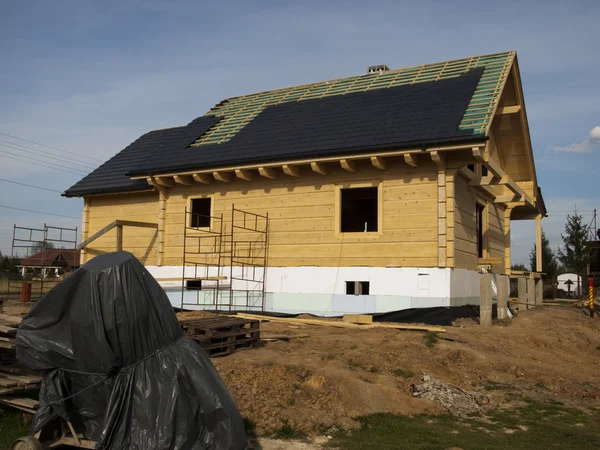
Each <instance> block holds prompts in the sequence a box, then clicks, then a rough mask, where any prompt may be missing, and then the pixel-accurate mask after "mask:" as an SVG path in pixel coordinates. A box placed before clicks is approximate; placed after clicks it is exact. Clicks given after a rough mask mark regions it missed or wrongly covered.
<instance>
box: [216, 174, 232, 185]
mask: <svg viewBox="0 0 600 450" xmlns="http://www.w3.org/2000/svg"><path fill="white" fill-rule="evenodd" d="M213 177H215V180H217V181H222V182H223V183H231V180H232V179H233V176H232V175H231V172H216V171H215V172H213Z"/></svg>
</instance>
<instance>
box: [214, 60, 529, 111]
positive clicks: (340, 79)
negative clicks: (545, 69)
mask: <svg viewBox="0 0 600 450" xmlns="http://www.w3.org/2000/svg"><path fill="white" fill-rule="evenodd" d="M516 53H517V51H516V50H507V51H504V52H495V53H486V54H484V55H473V56H466V57H464V58H455V59H448V60H446V61H436V62H431V63H425V64H416V65H413V66H407V67H398V68H396V69H389V70H386V71H385V72H384V73H396V72H398V73H399V72H402V71H408V70H414V69H417V68H425V67H427V66H437V65H441V64H447V63H453V62H457V61H463V60H465V61H466V60H468V59H473V58H487V57H491V56H500V55H509V54H513V55H516ZM381 73H382V72H377V73H362V74H357V75H350V76H347V77H341V78H331V79H327V80H320V81H313V82H311V83H301V84H295V85H291V86H285V87H280V88H276V89H267V90H265V91H256V92H251V93H249V94H242V95H235V96H233V97H225V98H224V99H223V100H221V101H220V102H219V103H217V104H215V105H214V106H213V107H212V108H211V109H210V110H209V111H208V112H207V113H206V114H204V115H205V116H207V115H209V114H210V113H211V111H213V110H214V109H215V108H216V107H218V106H222V105H223V104H224V103H227V102H229V101H231V100H235V99H240V98H247V97H252V96H253V95H260V94H266V93H275V92H278V91H286V90H288V89H292V88H300V87H303V86H313V85H316V84H323V83H328V82H332V83H333V82H337V81H344V80H349V79H351V78H356V77H367V76H373V75H379V74H381Z"/></svg>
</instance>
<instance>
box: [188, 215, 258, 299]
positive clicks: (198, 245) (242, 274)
mask: <svg viewBox="0 0 600 450" xmlns="http://www.w3.org/2000/svg"><path fill="white" fill-rule="evenodd" d="M194 216H199V217H201V218H203V219H210V222H209V223H210V226H208V227H194V226H192V224H194V223H196V224H197V223H204V222H203V221H202V220H198V218H196V220H194ZM268 232H269V216H268V214H267V215H260V214H255V213H252V212H249V211H243V210H240V209H236V208H235V205H232V207H231V221H226V219H225V217H224V215H223V214H220V215H218V216H206V215H201V214H194V213H192V212H190V211H188V210H187V208H186V209H185V221H184V230H183V273H182V285H181V309H182V310H183V309H185V307H186V306H202V308H203V309H207V310H215V311H223V310H228V311H233V310H238V309H243V310H246V311H264V307H265V281H266V272H267V250H268V234H269V233H268Z"/></svg>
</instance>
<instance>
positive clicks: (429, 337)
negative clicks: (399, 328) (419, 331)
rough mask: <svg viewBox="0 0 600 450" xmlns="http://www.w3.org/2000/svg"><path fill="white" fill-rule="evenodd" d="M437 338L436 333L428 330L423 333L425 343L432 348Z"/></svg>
mask: <svg viewBox="0 0 600 450" xmlns="http://www.w3.org/2000/svg"><path fill="white" fill-rule="evenodd" d="M439 339H440V338H439V337H438V335H437V334H435V333H433V332H431V331H429V332H428V333H427V334H425V345H426V346H427V347H429V348H433V347H434V346H435V344H436V343H437V341H439Z"/></svg>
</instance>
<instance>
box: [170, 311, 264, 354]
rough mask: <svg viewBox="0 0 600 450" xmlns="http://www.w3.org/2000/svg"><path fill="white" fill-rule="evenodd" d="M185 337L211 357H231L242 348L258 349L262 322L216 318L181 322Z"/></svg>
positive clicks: (192, 319)
mask: <svg viewBox="0 0 600 450" xmlns="http://www.w3.org/2000/svg"><path fill="white" fill-rule="evenodd" d="M179 322H180V324H181V326H182V327H183V331H184V333H185V335H186V336H187V337H189V338H191V339H194V340H195V341H196V342H198V343H199V344H200V345H201V346H202V348H203V349H204V350H206V352H207V353H208V354H209V355H210V356H211V357H215V356H225V355H230V354H231V353H233V352H235V351H236V350H238V349H241V348H248V347H256V346H258V344H259V342H260V321H258V320H256V319H239V318H233V317H225V316H215V317H208V318H203V319H194V318H190V319H182V320H180V321H179Z"/></svg>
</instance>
